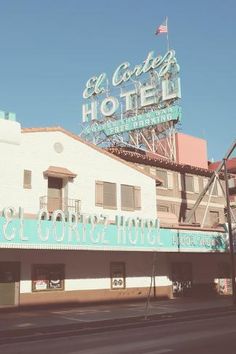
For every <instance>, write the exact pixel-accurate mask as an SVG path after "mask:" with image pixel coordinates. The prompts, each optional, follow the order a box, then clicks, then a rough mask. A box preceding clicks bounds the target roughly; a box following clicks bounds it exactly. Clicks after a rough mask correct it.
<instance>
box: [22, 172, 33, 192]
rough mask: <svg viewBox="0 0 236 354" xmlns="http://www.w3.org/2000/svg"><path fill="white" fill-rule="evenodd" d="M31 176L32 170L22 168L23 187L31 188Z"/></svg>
mask: <svg viewBox="0 0 236 354" xmlns="http://www.w3.org/2000/svg"><path fill="white" fill-rule="evenodd" d="M31 176H32V171H29V170H24V182H23V185H24V188H28V189H30V188H31Z"/></svg>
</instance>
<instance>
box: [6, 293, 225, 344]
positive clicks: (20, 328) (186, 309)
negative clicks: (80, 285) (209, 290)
mask: <svg viewBox="0 0 236 354" xmlns="http://www.w3.org/2000/svg"><path fill="white" fill-rule="evenodd" d="M231 307H232V298H231V296H229V297H223V296H222V297H217V298H213V299H206V300H204V299H193V298H179V299H174V300H156V301H154V300H152V301H151V302H150V303H149V304H148V306H147V303H146V301H143V302H138V303H137V302H132V303H116V304H105V305H104V304H103V305H92V306H91V305H88V306H73V307H58V308H47V309H37V308H34V309H25V310H24V309H20V310H16V311H10V312H5V311H4V312H1V311H0V337H1V336H3V335H5V334H6V333H7V332H12V333H14V332H15V333H18V334H19V333H20V332H22V333H23V332H28V331H30V330H35V329H38V330H40V329H43V328H52V327H57V328H58V327H61V328H62V327H63V328H65V327H66V326H68V328H69V327H71V326H75V325H77V326H80V325H81V326H83V328H84V327H86V326H89V325H91V324H93V325H95V324H97V325H99V323H101V322H103V323H104V322H106V321H107V322H108V323H109V322H112V321H115V320H119V321H118V322H120V321H123V322H124V321H126V320H127V321H128V320H130V321H134V320H135V318H137V319H139V320H140V319H141V318H143V319H144V318H145V316H146V318H147V317H148V318H151V317H152V318H160V319H162V318H163V319H164V318H168V317H174V316H178V315H179V314H185V313H186V314H189V315H191V313H193V314H194V313H195V314H196V313H198V312H199V313H200V312H201V313H207V312H208V311H209V312H214V311H223V310H224V309H225V310H227V309H228V310H230V308H231Z"/></svg>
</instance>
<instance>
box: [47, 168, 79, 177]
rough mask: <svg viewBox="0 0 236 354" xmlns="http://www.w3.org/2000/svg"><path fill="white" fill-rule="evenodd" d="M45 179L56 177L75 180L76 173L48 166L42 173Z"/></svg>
mask: <svg viewBox="0 0 236 354" xmlns="http://www.w3.org/2000/svg"><path fill="white" fill-rule="evenodd" d="M43 174H44V176H45V177H58V178H75V177H76V176H77V174H76V173H73V172H71V171H70V170H68V169H67V168H65V167H57V166H49V167H48V169H47V170H46V171H44V172H43Z"/></svg>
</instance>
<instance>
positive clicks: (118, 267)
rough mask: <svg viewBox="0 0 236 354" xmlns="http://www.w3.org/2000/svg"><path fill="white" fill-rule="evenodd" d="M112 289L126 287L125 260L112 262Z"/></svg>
mask: <svg viewBox="0 0 236 354" xmlns="http://www.w3.org/2000/svg"><path fill="white" fill-rule="evenodd" d="M110 272H111V289H114V290H116V289H125V287H126V284H125V277H126V276H125V263H124V262H111V264H110Z"/></svg>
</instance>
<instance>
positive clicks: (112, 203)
mask: <svg viewBox="0 0 236 354" xmlns="http://www.w3.org/2000/svg"><path fill="white" fill-rule="evenodd" d="M116 200H117V198H116V183H110V182H103V181H96V184H95V205H96V206H101V207H103V208H104V209H117V201H116Z"/></svg>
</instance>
